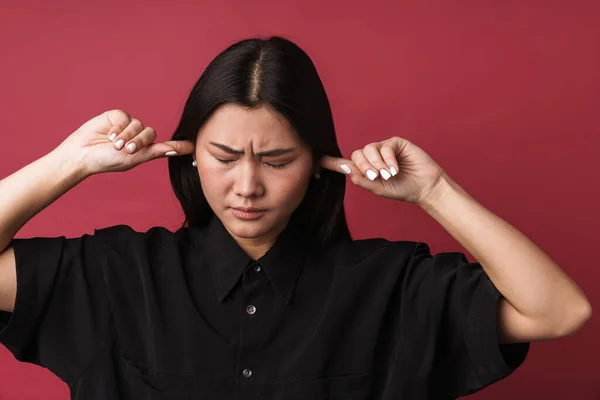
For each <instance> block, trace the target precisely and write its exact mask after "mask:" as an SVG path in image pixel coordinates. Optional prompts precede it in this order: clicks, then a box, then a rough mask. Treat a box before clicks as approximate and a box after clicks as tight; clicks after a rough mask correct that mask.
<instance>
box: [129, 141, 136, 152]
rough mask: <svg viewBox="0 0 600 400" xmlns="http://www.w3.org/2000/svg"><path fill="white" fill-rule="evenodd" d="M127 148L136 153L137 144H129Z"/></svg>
mask: <svg viewBox="0 0 600 400" xmlns="http://www.w3.org/2000/svg"><path fill="white" fill-rule="evenodd" d="M127 148H128V149H129V151H130V152H132V153H133V152H134V151H135V143H129V144H128V145H127Z"/></svg>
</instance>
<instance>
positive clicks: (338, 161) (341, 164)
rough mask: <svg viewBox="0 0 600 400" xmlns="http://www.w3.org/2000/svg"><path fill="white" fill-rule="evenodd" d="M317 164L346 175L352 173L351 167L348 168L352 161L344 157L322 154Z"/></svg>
mask: <svg viewBox="0 0 600 400" xmlns="http://www.w3.org/2000/svg"><path fill="white" fill-rule="evenodd" d="M319 164H320V165H321V167H323V168H326V169H329V170H331V171H334V172H341V173H343V174H346V175H349V174H350V173H352V169H351V168H350V165H351V164H352V161H350V160H346V159H345V158H340V157H332V156H328V155H323V156H322V157H321V160H320V162H319Z"/></svg>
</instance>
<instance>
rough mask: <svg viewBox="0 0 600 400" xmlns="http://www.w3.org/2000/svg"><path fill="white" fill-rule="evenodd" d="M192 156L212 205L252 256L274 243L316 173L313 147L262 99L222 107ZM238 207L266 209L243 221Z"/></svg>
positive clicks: (203, 132) (237, 240) (224, 223)
mask: <svg viewBox="0 0 600 400" xmlns="http://www.w3.org/2000/svg"><path fill="white" fill-rule="evenodd" d="M231 150H235V152H232V151H231ZM262 153H266V154H262ZM194 158H195V160H196V162H197V169H198V174H199V176H200V182H201V184H202V190H203V191H204V195H205V197H206V200H207V201H208V203H209V205H210V207H211V208H212V209H213V211H214V212H215V214H216V216H217V217H218V218H219V219H220V220H221V222H222V223H223V225H224V226H225V228H226V229H227V231H228V232H229V233H230V234H231V236H232V237H233V238H234V239H235V240H236V242H237V243H238V244H239V245H240V247H242V248H243V249H244V251H246V253H248V254H249V255H250V256H251V257H253V258H254V259H257V258H259V257H260V256H262V255H263V254H265V253H266V252H267V250H268V249H269V248H270V247H271V246H272V245H273V244H274V243H275V240H276V238H277V236H278V235H279V234H280V233H281V231H282V230H283V229H284V228H285V226H286V225H287V223H288V221H289V219H290V216H291V214H292V212H293V211H294V210H295V209H296V208H297V207H298V205H299V204H300V202H301V201H302V199H303V197H304V193H305V192H306V189H307V187H308V184H309V182H310V179H311V178H312V174H313V172H314V171H313V170H314V168H313V164H314V163H313V160H312V153H311V150H310V148H309V147H308V146H307V145H306V144H305V143H304V142H303V141H302V140H301V138H300V137H299V136H298V134H297V133H296V132H295V131H294V129H293V128H292V127H291V125H290V124H289V122H288V121H287V120H286V119H285V118H283V117H282V116H281V115H279V114H278V113H277V112H275V111H274V110H273V109H272V108H270V107H269V106H267V105H264V104H263V105H261V106H259V107H257V108H246V107H242V106H239V105H235V104H225V105H223V106H221V107H220V108H218V109H217V110H216V111H215V112H214V113H213V114H212V115H211V117H210V118H209V120H208V121H207V122H206V123H205V124H204V125H203V126H202V128H201V129H200V131H199V132H198V139H197V143H196V149H195V153H194ZM234 207H256V208H259V209H265V210H266V211H265V212H264V214H263V215H262V216H260V218H258V219H256V220H244V219H241V218H239V217H238V216H236V213H235V212H234V211H233V208H234Z"/></svg>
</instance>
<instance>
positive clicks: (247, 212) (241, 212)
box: [232, 207, 266, 220]
mask: <svg viewBox="0 0 600 400" xmlns="http://www.w3.org/2000/svg"><path fill="white" fill-rule="evenodd" d="M232 210H233V214H234V215H235V216H236V217H238V218H240V219H244V220H253V219H258V218H260V217H261V216H262V215H263V214H264V213H265V212H266V210H260V209H258V208H243V207H236V208H232Z"/></svg>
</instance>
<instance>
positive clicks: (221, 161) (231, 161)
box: [215, 157, 289, 169]
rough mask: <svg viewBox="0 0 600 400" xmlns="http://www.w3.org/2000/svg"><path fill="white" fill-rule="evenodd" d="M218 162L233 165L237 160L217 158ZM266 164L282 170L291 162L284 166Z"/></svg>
mask: <svg viewBox="0 0 600 400" xmlns="http://www.w3.org/2000/svg"><path fill="white" fill-rule="evenodd" d="M215 158H216V157H215ZM217 161H219V162H220V163H222V164H231V163H234V162H236V161H237V160H224V159H221V158H217ZM264 164H265V165H267V166H269V167H271V168H275V169H281V168H283V167H285V166H286V165H288V164H289V162H286V163H283V164H272V163H267V162H266V163H264Z"/></svg>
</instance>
